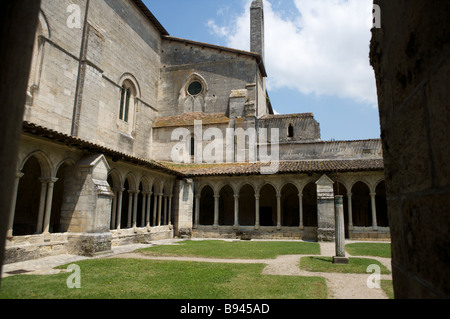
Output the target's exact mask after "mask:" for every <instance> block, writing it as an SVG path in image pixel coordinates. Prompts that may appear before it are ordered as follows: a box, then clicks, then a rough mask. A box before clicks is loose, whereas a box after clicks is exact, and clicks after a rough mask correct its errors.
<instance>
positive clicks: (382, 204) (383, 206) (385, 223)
mask: <svg viewBox="0 0 450 319" xmlns="http://www.w3.org/2000/svg"><path fill="white" fill-rule="evenodd" d="M375 193H376V195H375V203H376V208H377V225H378V226H380V227H389V218H388V208H387V201H386V184H385V182H384V181H381V182H380V183H378V185H377V187H376V188H375Z"/></svg>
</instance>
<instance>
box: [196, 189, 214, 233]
mask: <svg viewBox="0 0 450 319" xmlns="http://www.w3.org/2000/svg"><path fill="white" fill-rule="evenodd" d="M199 223H200V225H212V224H214V191H213V189H212V188H211V187H210V186H205V187H203V189H202V192H201V197H200V219H199Z"/></svg>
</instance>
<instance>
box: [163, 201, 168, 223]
mask: <svg viewBox="0 0 450 319" xmlns="http://www.w3.org/2000/svg"><path fill="white" fill-rule="evenodd" d="M163 198H164V225H167V195H163Z"/></svg>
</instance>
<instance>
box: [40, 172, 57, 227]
mask: <svg viewBox="0 0 450 319" xmlns="http://www.w3.org/2000/svg"><path fill="white" fill-rule="evenodd" d="M57 181H58V179H57V178H51V179H49V180H48V181H47V200H46V201H45V215H44V225H43V228H44V231H43V233H44V234H48V233H49V228H50V215H51V213H52V201H53V189H54V188H55V183H56V182H57Z"/></svg>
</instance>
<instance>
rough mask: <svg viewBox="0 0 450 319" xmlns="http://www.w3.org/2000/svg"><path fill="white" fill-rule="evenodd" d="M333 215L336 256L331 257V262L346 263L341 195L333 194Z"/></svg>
mask: <svg viewBox="0 0 450 319" xmlns="http://www.w3.org/2000/svg"><path fill="white" fill-rule="evenodd" d="M334 215H335V225H336V226H335V227H336V230H335V234H336V235H335V237H336V238H335V241H336V256H334V257H333V263H335V264H348V259H347V258H345V229H344V203H343V197H342V196H341V195H337V196H335V199H334Z"/></svg>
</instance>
